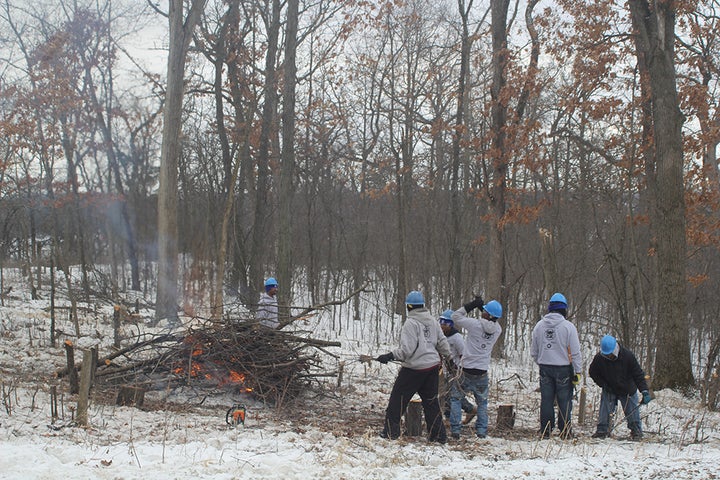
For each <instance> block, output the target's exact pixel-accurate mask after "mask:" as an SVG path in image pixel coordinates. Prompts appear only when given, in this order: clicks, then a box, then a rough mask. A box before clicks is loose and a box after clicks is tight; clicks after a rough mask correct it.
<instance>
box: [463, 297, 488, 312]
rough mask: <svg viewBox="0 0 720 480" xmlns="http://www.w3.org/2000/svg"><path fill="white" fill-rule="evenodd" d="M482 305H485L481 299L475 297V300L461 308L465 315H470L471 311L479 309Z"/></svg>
mask: <svg viewBox="0 0 720 480" xmlns="http://www.w3.org/2000/svg"><path fill="white" fill-rule="evenodd" d="M483 305H485V303H483V299H482V297H481V296H479V295H478V296H476V297H475V300H473V301H472V302H468V303H466V304H465V305H463V307H464V308H465V311H466V312H467V313H470V312H471V311H472V310H473V309H475V308H481V307H482V306H483Z"/></svg>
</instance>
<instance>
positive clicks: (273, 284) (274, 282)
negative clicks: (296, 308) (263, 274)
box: [265, 277, 278, 287]
mask: <svg viewBox="0 0 720 480" xmlns="http://www.w3.org/2000/svg"><path fill="white" fill-rule="evenodd" d="M265 286H266V287H277V286H278V283H277V280H275V278H274V277H269V278H268V279H267V280H265Z"/></svg>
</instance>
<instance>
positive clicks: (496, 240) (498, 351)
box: [486, 0, 510, 355]
mask: <svg viewBox="0 0 720 480" xmlns="http://www.w3.org/2000/svg"><path fill="white" fill-rule="evenodd" d="M509 4H510V2H509V0H492V2H491V19H492V20H491V23H492V26H491V29H492V50H493V59H492V85H491V88H490V95H491V98H492V111H491V117H492V151H493V155H492V156H491V158H492V162H493V164H492V178H491V179H490V182H491V183H490V184H489V185H488V192H489V197H490V209H491V217H492V221H491V224H490V233H489V237H490V242H489V245H488V248H489V250H490V261H489V265H488V275H487V289H486V294H487V295H486V296H487V297H488V298H487V299H486V300H489V299H490V298H496V299H498V300H499V301H500V302H502V301H503V300H502V299H503V298H505V297H506V296H507V295H506V292H505V288H506V287H505V245H504V242H503V226H502V222H503V220H504V217H505V187H506V177H507V165H508V160H507V159H508V153H507V152H506V151H505V150H506V147H507V145H506V143H505V139H506V135H505V127H506V123H507V106H506V102H505V100H504V99H503V98H502V94H503V90H504V88H505V82H506V75H507V72H506V69H507V62H508V50H507V26H506V24H507V13H508V6H509ZM500 324H501V325H502V327H503V334H502V335H501V336H500V338H498V341H497V343H496V344H495V348H494V350H493V354H495V355H502V354H503V351H504V349H505V330H507V329H506V326H507V320H506V318H505V316H503V318H501V319H500Z"/></svg>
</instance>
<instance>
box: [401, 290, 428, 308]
mask: <svg viewBox="0 0 720 480" xmlns="http://www.w3.org/2000/svg"><path fill="white" fill-rule="evenodd" d="M405 305H425V297H423V294H422V293H420V292H418V291H417V290H413V291H412V292H410V293H408V294H407V297H405Z"/></svg>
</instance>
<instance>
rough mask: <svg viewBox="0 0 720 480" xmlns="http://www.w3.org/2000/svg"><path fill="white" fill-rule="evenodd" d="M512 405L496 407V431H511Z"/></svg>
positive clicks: (512, 420)
mask: <svg viewBox="0 0 720 480" xmlns="http://www.w3.org/2000/svg"><path fill="white" fill-rule="evenodd" d="M513 409H514V405H498V413H497V424H496V426H495V428H496V430H501V431H502V430H512V429H513V427H515V412H514V410H513Z"/></svg>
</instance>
